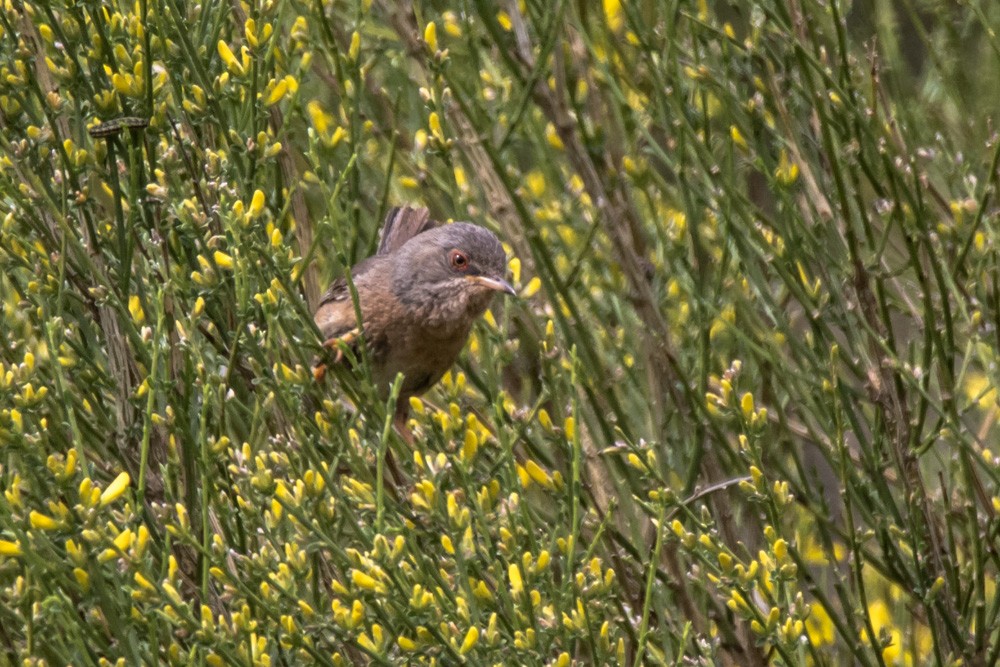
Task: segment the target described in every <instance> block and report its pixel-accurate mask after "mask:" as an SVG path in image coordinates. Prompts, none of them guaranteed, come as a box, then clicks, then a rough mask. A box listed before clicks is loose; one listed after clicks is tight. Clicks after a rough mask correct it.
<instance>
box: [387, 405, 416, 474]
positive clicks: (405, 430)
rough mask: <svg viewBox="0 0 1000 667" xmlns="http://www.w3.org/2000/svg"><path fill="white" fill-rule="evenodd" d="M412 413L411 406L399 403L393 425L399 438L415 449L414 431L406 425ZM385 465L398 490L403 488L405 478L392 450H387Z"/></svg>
mask: <svg viewBox="0 0 1000 667" xmlns="http://www.w3.org/2000/svg"><path fill="white" fill-rule="evenodd" d="M409 413H410V406H409V404H407V403H401V402H400V403H397V404H396V412H395V413H393V415H392V425H393V427H394V428H395V429H396V433H398V434H399V437H400V438H402V439H403V442H405V443H406V444H407V446H409V447H411V448H412V447H413V431H411V430H410V427H409V426H407V424H406V418H407V416H408V415H409ZM385 465H386V467H387V468H389V473H390V474H391V475H392V481H393V482H395V483H396V487H397V488H403V484H404V481H405V478H404V477H403V472H402V471H401V470H400V469H399V466H398V465H396V459H395V457H393V455H392V450H390V449H388V448H387V449H386V450H385Z"/></svg>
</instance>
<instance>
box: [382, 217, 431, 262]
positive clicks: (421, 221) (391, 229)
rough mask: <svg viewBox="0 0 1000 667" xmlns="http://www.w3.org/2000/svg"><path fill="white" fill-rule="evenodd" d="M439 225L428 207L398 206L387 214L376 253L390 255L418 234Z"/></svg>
mask: <svg viewBox="0 0 1000 667" xmlns="http://www.w3.org/2000/svg"><path fill="white" fill-rule="evenodd" d="M437 226H438V223H437V222H436V221H434V220H431V212H430V211H428V210H427V209H426V208H410V207H409V206H396V207H395V208H393V209H391V210H390V211H389V212H388V213H386V215H385V221H384V222H383V223H382V231H381V233H380V234H379V240H378V250H377V251H376V252H375V254H376V255H388V254H389V253H391V252H393V251H394V250H396V249H397V248H399V247H400V246H402V245H403V244H404V243H406V242H407V241H409V240H410V239H412V238H413V237H414V236H416V235H417V234H420V233H421V232H425V231H427V230H428V229H431V228H432V227H437Z"/></svg>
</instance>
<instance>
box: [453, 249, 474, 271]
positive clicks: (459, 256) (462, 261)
mask: <svg viewBox="0 0 1000 667" xmlns="http://www.w3.org/2000/svg"><path fill="white" fill-rule="evenodd" d="M448 259H449V261H450V262H451V268H453V269H455V270H456V271H465V270H466V269H468V268H469V256H468V255H466V254H465V253H464V252H462V251H461V250H452V251H451V253H450V254H449V255H448Z"/></svg>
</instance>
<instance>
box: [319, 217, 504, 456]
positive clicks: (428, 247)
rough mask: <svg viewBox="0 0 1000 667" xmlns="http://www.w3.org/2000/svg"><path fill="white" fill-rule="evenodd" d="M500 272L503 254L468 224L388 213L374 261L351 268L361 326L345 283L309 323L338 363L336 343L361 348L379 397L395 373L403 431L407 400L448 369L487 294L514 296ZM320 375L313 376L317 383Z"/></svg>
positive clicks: (330, 292)
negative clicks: (400, 379) (399, 376)
mask: <svg viewBox="0 0 1000 667" xmlns="http://www.w3.org/2000/svg"><path fill="white" fill-rule="evenodd" d="M506 270H507V257H506V254H505V253H504V249H503V246H502V245H500V240H499V239H497V237H496V235H494V234H493V232H491V231H489V230H487V229H484V228H483V227H479V226H477V225H473V224H470V223H468V222H455V223H451V224H447V225H440V226H438V225H437V223H435V222H434V221H432V220H430V216H429V213H428V211H427V209H414V208H394V209H392V210H391V211H390V212H389V213H388V215H387V216H386V219H385V223H384V224H383V228H382V233H381V238H380V241H379V246H378V250H377V252H376V254H375V255H374V256H372V257H369V258H368V259H365V260H363V261H361V262H359V263H358V264H356V265H355V266H354V267H353V268H352V269H351V280H352V281H353V283H354V287H355V289H356V291H357V296H358V309H359V310H360V314H361V322H360V323H359V322H358V319H357V314H356V311H355V306H354V302H353V300H352V298H351V293H350V290H349V289H348V284H347V281H346V280H345V279H344V278H340V279H338V280H336V281H334V283H333V284H332V285H331V286H330V288H329V289H328V290H327V292H326V294H324V295H323V298H322V299H321V300H320V303H319V306H318V307H317V309H316V313H315V316H314V319H315V321H316V325H317V326H318V327H319V330H320V332H321V333H322V335H323V338H324V339H325V341H326V342H325V343H324V346H325V347H328V348H330V349H333V350H337V353H336V361H338V362H339V361H340V360H341V357H342V353H341V352H340V350H339V348H340V345H341V344H347V345H348V346H356V345H357V342H358V340H363V341H364V343H365V345H366V347H367V349H366V351H367V357H368V359H369V362H370V365H371V372H372V378H373V380H374V382H375V385H376V387H377V389H378V391H379V393H380V395H382V396H383V397H384V396H387V395H388V393H389V389H390V386H391V385H392V382H393V380H394V379H395V378H396V374H397V373H402V374H403V384H402V389H401V391H400V396H399V401H398V403H397V406H398V407H397V415H396V418H397V426H402V424H403V423H404V422H405V416H406V410H407V407H408V406H409V399H410V397H411V396H419V395H420V394H422V393H424V392H425V391H427V390H428V389H430V388H431V387H433V386H434V385H435V384H436V383H437V381H438V380H440V379H441V376H443V375H444V374H445V372H447V371H448V369H449V368H451V366H452V364H453V363H455V359H456V358H457V357H458V355H459V353H460V352H461V351H462V348H463V347H464V346H465V341H466V340H467V339H468V337H469V331H470V329H471V328H472V325H473V323H474V322H475V321H476V320H477V319H478V318H479V317H480V316H482V314H483V313H484V312H486V308H487V307H488V306H489V304H490V300H491V299H492V298H493V295H494V294H496V293H497V292H501V293H505V294H514V293H515V292H514V288H513V287H511V286H510V283H508V282H507V281H506V280H505V279H504V276H505V275H506ZM324 370H325V367H324V366H323V365H318V366H317V367H316V368H314V369H313V372H314V375H316V377H317V379H320V378H322V375H323V372H324ZM401 432H402V431H401ZM404 433H405V432H404ZM404 437H406V436H405V435H404Z"/></svg>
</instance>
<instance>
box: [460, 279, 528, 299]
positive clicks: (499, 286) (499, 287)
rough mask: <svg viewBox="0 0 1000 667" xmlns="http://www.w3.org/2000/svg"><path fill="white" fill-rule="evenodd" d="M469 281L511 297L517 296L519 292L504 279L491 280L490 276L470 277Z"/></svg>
mask: <svg viewBox="0 0 1000 667" xmlns="http://www.w3.org/2000/svg"><path fill="white" fill-rule="evenodd" d="M469 280H471V281H472V282H474V283H478V284H480V285H482V286H483V287H486V288H488V289H492V290H496V291H498V292H504V293H506V294H510V295H511V296H517V292H515V291H514V288H513V287H511V286H510V283H509V282H507V281H506V280H504V279H502V278H490V277H489V276H469Z"/></svg>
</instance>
